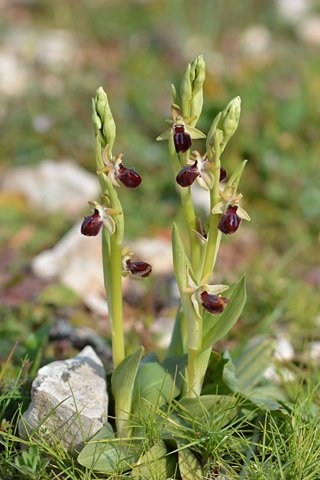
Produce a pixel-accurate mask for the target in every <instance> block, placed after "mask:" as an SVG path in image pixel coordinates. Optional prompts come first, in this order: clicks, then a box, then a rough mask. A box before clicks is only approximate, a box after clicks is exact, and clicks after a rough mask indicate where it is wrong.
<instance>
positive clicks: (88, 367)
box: [19, 346, 108, 451]
mask: <svg viewBox="0 0 320 480" xmlns="http://www.w3.org/2000/svg"><path fill="white" fill-rule="evenodd" d="M61 402H62V403H61ZM107 409H108V397H107V390H106V380H105V371H104V368H103V365H102V363H101V361H100V359H99V358H98V357H97V355H96V353H95V352H94V350H93V349H92V347H89V346H87V347H85V348H84V349H83V350H82V351H81V352H80V353H79V354H78V355H76V356H75V357H73V358H71V359H69V360H65V361H58V362H53V363H51V364H49V365H46V366H45V367H43V368H41V369H40V370H39V372H38V374H37V376H36V378H35V379H34V381H33V383H32V390H31V404H30V407H29V408H28V410H27V411H26V412H25V413H24V415H23V420H24V421H22V420H20V421H19V433H20V436H21V437H24V436H25V435H26V429H27V430H28V432H31V431H33V430H34V429H35V428H37V427H38V426H39V425H40V423H41V422H43V420H44V418H46V417H48V418H47V419H46V420H45V422H44V423H43V424H42V426H41V428H40V429H39V431H37V435H38V436H40V435H41V436H42V437H44V438H45V439H47V441H51V440H50V438H51V435H52V436H53V437H54V438H56V439H61V440H60V441H61V445H62V446H63V447H65V448H66V449H67V450H71V449H72V444H73V445H74V450H76V451H80V450H81V449H82V448H83V445H84V441H83V437H84V438H85V440H88V439H89V438H91V437H93V435H95V434H96V433H97V432H98V431H99V430H100V429H101V428H102V426H103V424H104V423H105V422H106V421H107ZM82 432H83V433H82Z"/></svg>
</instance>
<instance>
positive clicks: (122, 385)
mask: <svg viewBox="0 0 320 480" xmlns="http://www.w3.org/2000/svg"><path fill="white" fill-rule="evenodd" d="M143 352H144V348H143V347H140V348H138V350H136V352H135V353H133V354H132V355H130V356H129V357H126V358H125V359H124V360H123V361H122V362H121V363H120V364H119V365H118V367H117V368H116V369H115V371H114V372H113V375H112V377H111V387H112V393H113V396H114V400H115V416H116V423H117V428H118V434H119V435H120V436H124V437H127V438H130V434H131V428H129V423H128V421H129V419H130V414H131V402H132V394H133V388H134V382H135V379H136V376H137V372H138V369H139V365H140V361H141V359H142V355H143ZM125 427H127V428H125Z"/></svg>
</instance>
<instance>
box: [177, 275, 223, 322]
mask: <svg viewBox="0 0 320 480" xmlns="http://www.w3.org/2000/svg"><path fill="white" fill-rule="evenodd" d="M210 277H211V273H208V274H207V275H206V276H205V277H204V278H203V279H202V281H201V282H200V284H199V285H197V284H196V283H195V282H194V281H193V280H192V278H191V276H190V273H189V268H188V267H187V280H188V287H187V288H184V289H183V291H184V292H186V293H191V301H192V304H193V307H194V309H195V312H196V314H197V316H198V317H200V306H202V307H203V308H204V309H205V310H207V311H208V312H209V313H211V314H212V315H215V314H218V313H222V312H223V310H224V306H225V304H226V303H229V299H228V298H226V297H220V296H219V295H217V294H218V293H221V292H224V291H225V290H227V289H228V288H229V286H228V285H208V283H207V282H208V281H209V279H210Z"/></svg>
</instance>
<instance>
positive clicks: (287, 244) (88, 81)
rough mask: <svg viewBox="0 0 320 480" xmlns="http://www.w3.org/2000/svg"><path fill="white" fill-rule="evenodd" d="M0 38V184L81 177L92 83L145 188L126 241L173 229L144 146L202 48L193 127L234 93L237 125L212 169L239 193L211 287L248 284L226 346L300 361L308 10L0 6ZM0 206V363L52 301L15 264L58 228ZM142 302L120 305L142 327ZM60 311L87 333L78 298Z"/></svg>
mask: <svg viewBox="0 0 320 480" xmlns="http://www.w3.org/2000/svg"><path fill="white" fill-rule="evenodd" d="M0 39H1V47H0V93H1V96H0V125H1V150H0V158H1V160H0V171H1V175H3V174H4V173H5V172H6V171H7V169H8V168H12V167H18V166H22V165H30V164H37V163H38V162H40V161H41V160H43V159H44V158H50V159H53V160H57V161H59V160H60V159H62V158H66V157H67V158H71V159H73V160H75V161H76V162H77V163H78V164H79V165H81V166H82V167H84V168H85V169H87V170H89V171H91V172H94V135H93V130H92V126H91V98H92V97H93V96H94V94H95V91H96V88H97V87H98V86H100V85H102V86H103V87H104V89H105V90H106V92H107V93H108V97H109V101H110V105H111V108H112V111H113V115H114V117H115V121H116V124H117V140H116V146H115V153H116V154H118V153H120V152H122V153H124V155H125V159H126V165H127V166H128V167H130V166H134V167H135V168H136V169H137V170H138V171H139V173H141V175H142V176H143V179H144V181H143V184H142V185H141V187H140V188H139V189H138V190H137V191H136V192H135V194H134V195H132V192H121V200H122V202H123V205H124V210H125V213H126V228H127V235H128V236H129V237H131V238H136V237H139V236H141V235H143V236H150V237H153V236H158V235H159V234H160V233H163V232H170V229H171V225H172V220H173V219H174V218H176V216H178V219H182V216H181V211H180V207H179V202H178V197H177V193H176V189H175V185H174V181H173V176H172V173H171V167H170V162H169V158H168V153H167V145H166V143H165V142H160V143H157V142H155V137H156V136H157V135H159V134H160V133H161V132H162V131H163V130H165V128H166V124H165V123H164V121H165V119H166V118H168V117H170V105H171V87H170V85H171V83H174V84H175V85H176V86H178V85H179V84H180V81H181V79H182V76H183V73H184V70H185V68H186V66H187V64H188V63H189V62H191V61H192V60H193V59H194V58H195V57H196V56H197V55H198V54H203V55H204V58H205V60H206V64H207V76H206V82H205V87H204V96H205V103H204V109H203V114H202V116H201V118H200V120H199V122H198V125H197V126H198V128H199V129H201V130H202V131H204V132H207V131H208V130H209V128H210V125H211V122H212V120H213V119H214V117H215V115H216V114H217V113H218V112H219V111H220V110H222V109H223V108H224V107H225V105H226V104H227V103H228V101H229V100H230V99H231V98H233V97H235V96H236V95H240V96H241V99H242V115H241V120H240V125H239V129H238V131H237V133H236V134H235V136H234V137H233V139H232V140H231V141H230V142H229V144H228V147H227V149H226V151H225V153H224V155H223V163H224V166H225V168H226V169H227V170H228V171H230V172H232V171H233V170H234V169H235V168H236V166H237V165H238V164H239V162H240V161H242V160H243V159H244V158H246V159H248V164H247V166H246V170H245V173H244V175H243V178H242V181H241V186H240V191H241V192H242V193H243V194H244V200H243V206H244V207H245V208H246V210H247V211H248V212H249V214H250V216H251V218H252V221H251V222H250V224H248V223H247V222H243V224H242V225H241V228H240V230H239V232H238V233H237V235H235V236H233V237H232V238H229V237H228V238H225V239H224V244H223V246H222V249H221V255H220V259H219V262H218V266H217V268H218V274H219V275H220V277H221V278H222V279H224V280H225V281H229V282H233V281H236V280H237V279H238V278H239V276H240V275H241V274H242V273H243V272H245V273H246V274H247V278H248V302H247V305H246V308H245V311H244V313H243V316H242V318H241V321H240V322H239V324H237V326H236V327H235V329H234V331H233V332H232V333H231V335H230V338H229V344H227V346H229V347H231V348H232V347H234V346H235V345H237V344H238V343H237V340H239V339H242V340H244V341H247V340H248V339H249V338H250V337H252V336H253V335H257V334H262V333H272V334H277V333H279V332H283V333H284V335H285V336H286V337H288V339H289V340H290V342H291V343H292V344H293V346H294V348H295V350H296V351H297V352H299V351H300V350H301V348H302V347H303V345H304V343H305V342H306V341H309V340H310V339H312V340H317V339H319V338H318V337H319V334H318V330H319V328H318V327H319V325H320V316H319V315H320V314H319V310H320V309H319V307H320V298H319V285H320V262H319V216H320V215H319V214H320V189H319V184H320V167H319V151H320V135H319V132H320V120H319V117H320V102H319V97H320V62H319V53H320V3H319V1H314V2H311V1H307V0H305V1H302V0H301V1H300V2H299V1H292V2H290V1H287V2H286V1H285V0H273V1H262V0H260V1H257V0H244V1H239V0H197V1H191V0H167V1H163V0H135V1H129V0H122V1H119V0H64V1H57V0H46V1H45V2H44V1H40V0H39V1H37V0H34V1H32V0H29V1H28V0H25V1H22V0H20V1H5V0H3V1H2V2H1V20H0ZM39 125H40V126H39ZM197 148H198V149H199V150H200V151H201V149H202V146H201V144H200V143H199V145H197ZM88 200H91V199H88ZM0 203H1V209H0V222H1V229H0V240H1V246H0V268H1V297H0V298H1V306H0V309H1V310H0V314H1V326H0V338H1V350H2V354H6V353H7V351H9V350H10V348H11V345H12V344H13V342H15V341H20V342H21V344H22V345H23V342H24V340H25V338H26V337H27V336H28V335H30V334H32V332H33V331H34V330H35V329H37V328H38V329H39V328H40V327H41V326H42V325H43V324H46V323H47V322H48V320H50V319H51V320H52V318H54V316H55V315H56V311H57V310H56V309H57V308H59V307H61V305H59V301H60V304H63V303H64V301H63V300H61V299H60V300H59V301H57V302H56V304H55V302H54V301H52V302H51V303H53V304H55V310H52V305H51V303H50V302H49V303H50V305H49V306H48V304H47V303H46V302H44V301H41V292H42V290H43V288H44V286H43V285H42V283H41V282H40V281H39V280H37V279H36V278H35V277H34V276H33V275H32V274H31V273H30V261H31V259H32V258H33V257H34V255H36V254H37V253H39V252H41V251H42V250H43V249H45V248H51V247H53V246H54V245H55V244H56V243H57V241H58V240H59V239H60V238H61V237H62V235H63V234H64V233H66V232H67V231H68V229H69V228H70V227H71V226H72V224H73V221H71V220H70V218H68V217H67V216H64V215H63V213H60V214H59V215H50V216H48V215H45V214H44V213H43V212H42V211H41V209H39V210H37V211H32V210H31V209H30V208H29V207H28V206H27V205H26V203H25V202H24V200H23V199H21V198H20V197H19V195H8V194H7V193H0ZM83 213H88V212H87V211H86V212H83ZM75 220H76V219H75ZM244 223H245V225H244ZM181 225H182V224H181ZM181 228H183V227H181ZM26 278H27V282H26V280H25V279H26ZM152 288H153V284H152V282H151V283H150V284H149V293H148V295H149V296H150V295H151V296H152V295H156V294H155V293H154V292H153V290H152ZM67 297H68V296H67ZM59 298H60V297H59ZM68 298H69V297H68ZM69 300H70V299H69ZM66 302H67V301H66ZM145 303H146V305H147V310H148V312H147V313H145V312H144V313H143V312H141V309H140V310H138V313H137V310H134V311H133V310H130V311H131V312H132V315H133V316H137V315H140V317H142V321H143V322H144V325H145V326H146V328H147V327H148V325H150V324H152V319H151V320H150V318H152V314H153V313H152V302H151V303H150V302H149V301H146V302H145ZM71 304H72V308H73V310H72V309H71V313H70V311H69V317H70V318H74V319H76V320H75V321H76V322H78V323H79V324H81V323H82V324H86V322H88V321H89V323H90V324H91V325H93V326H94V327H96V328H98V327H99V320H98V319H97V317H96V316H94V315H92V314H91V313H90V312H88V311H87V310H86V309H85V308H84V307H83V305H81V302H77V301H75V302H72V301H71ZM150 305H151V306H150ZM69 308H71V307H69ZM72 316H73V317H72ZM131 340H132V338H131ZM319 340H320V339H319ZM136 342H137V343H138V344H139V343H140V339H139V338H138V339H137V340H136ZM224 346H225V345H224ZM17 351H18V350H17ZM22 351H23V348H22V347H21V350H20V353H21V352H22Z"/></svg>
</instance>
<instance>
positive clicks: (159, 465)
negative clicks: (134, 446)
mask: <svg viewBox="0 0 320 480" xmlns="http://www.w3.org/2000/svg"><path fill="white" fill-rule="evenodd" d="M175 466H176V459H175V456H174V455H170V454H169V455H168V454H167V447H166V446H165V444H164V442H162V441H161V442H159V443H157V444H156V445H154V446H153V447H152V448H151V449H150V450H148V451H147V452H146V453H145V454H144V455H143V456H142V457H141V458H140V459H139V461H138V462H137V464H136V466H134V468H133V469H132V472H131V476H130V478H133V479H135V480H154V479H158V478H159V479H160V478H161V479H165V478H171V477H172V476H173V475H174V473H175Z"/></svg>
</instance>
